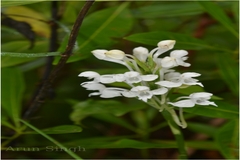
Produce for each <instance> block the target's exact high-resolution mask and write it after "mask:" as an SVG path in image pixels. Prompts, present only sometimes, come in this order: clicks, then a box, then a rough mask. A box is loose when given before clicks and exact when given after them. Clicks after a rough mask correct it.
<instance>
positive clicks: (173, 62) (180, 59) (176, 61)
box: [161, 50, 190, 68]
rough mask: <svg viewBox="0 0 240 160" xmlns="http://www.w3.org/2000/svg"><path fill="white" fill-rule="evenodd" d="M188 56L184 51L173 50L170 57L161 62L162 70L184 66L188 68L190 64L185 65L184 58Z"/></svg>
mask: <svg viewBox="0 0 240 160" xmlns="http://www.w3.org/2000/svg"><path fill="white" fill-rule="evenodd" d="M187 54H188V52H187V51H185V50H175V51H172V52H171V53H170V57H169V56H167V57H164V58H163V59H162V60H161V65H162V67H164V68H172V67H175V66H184V67H189V66H190V63H185V62H184V61H185V60H187V58H188V57H185V56H186V55H187Z"/></svg>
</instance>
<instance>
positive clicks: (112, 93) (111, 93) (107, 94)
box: [81, 81, 127, 98]
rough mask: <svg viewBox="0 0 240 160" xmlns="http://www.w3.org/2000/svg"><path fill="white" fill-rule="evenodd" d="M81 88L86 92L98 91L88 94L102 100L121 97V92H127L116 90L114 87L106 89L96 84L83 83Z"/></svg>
mask: <svg viewBox="0 0 240 160" xmlns="http://www.w3.org/2000/svg"><path fill="white" fill-rule="evenodd" d="M81 85H82V87H84V88H86V89H87V90H98V92H93V93H90V94H89V97H91V96H98V95H100V97H102V98H113V97H119V96H122V94H121V93H122V92H125V91H127V90H126V89H122V88H116V87H106V86H104V85H103V84H100V83H97V82H93V81H91V82H84V83H82V84H81Z"/></svg>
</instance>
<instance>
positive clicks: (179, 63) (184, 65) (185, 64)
mask: <svg viewBox="0 0 240 160" xmlns="http://www.w3.org/2000/svg"><path fill="white" fill-rule="evenodd" d="M176 62H177V64H178V65H179V66H183V67H189V66H191V64H190V63H185V62H183V61H182V60H181V59H176Z"/></svg>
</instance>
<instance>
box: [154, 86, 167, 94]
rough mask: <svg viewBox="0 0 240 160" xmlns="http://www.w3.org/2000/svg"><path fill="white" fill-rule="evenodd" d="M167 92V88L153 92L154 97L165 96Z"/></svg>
mask: <svg viewBox="0 0 240 160" xmlns="http://www.w3.org/2000/svg"><path fill="white" fill-rule="evenodd" d="M167 91H168V89H167V88H164V87H161V88H158V89H155V90H152V91H151V92H152V94H153V95H163V94H165V93H167Z"/></svg>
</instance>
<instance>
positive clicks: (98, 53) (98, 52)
mask: <svg viewBox="0 0 240 160" xmlns="http://www.w3.org/2000/svg"><path fill="white" fill-rule="evenodd" d="M106 52H107V50H104V49H97V50H93V51H92V54H93V55H94V56H95V57H96V58H98V59H105V57H106V56H105V53H106Z"/></svg>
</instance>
